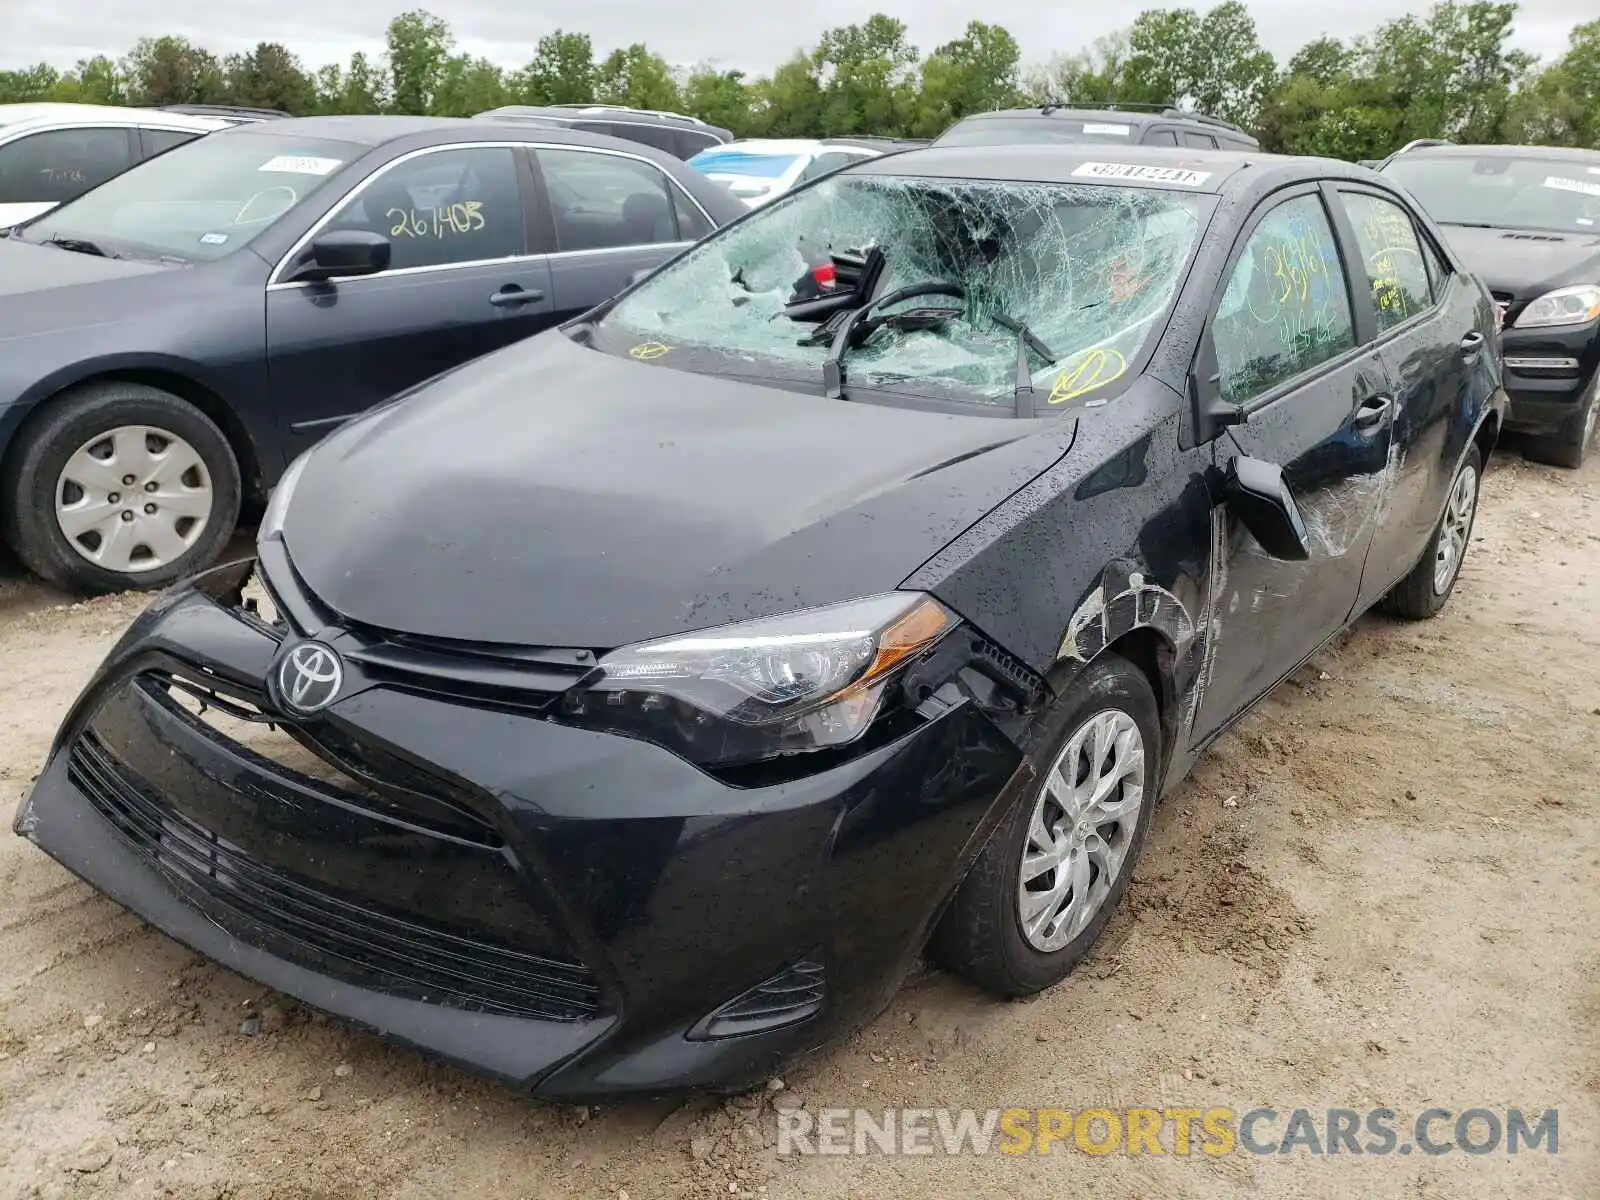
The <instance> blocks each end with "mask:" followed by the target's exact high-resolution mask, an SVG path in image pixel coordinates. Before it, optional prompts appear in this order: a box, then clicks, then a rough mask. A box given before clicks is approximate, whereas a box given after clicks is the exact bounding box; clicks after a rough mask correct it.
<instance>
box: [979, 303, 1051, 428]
mask: <svg viewBox="0 0 1600 1200" xmlns="http://www.w3.org/2000/svg"><path fill="white" fill-rule="evenodd" d="M989 317H990V319H991V320H992V321H994V323H995V324H996V325H999V326H1000V327H1001V328H1003V329H1009V330H1011V332H1012V333H1014V334H1016V335H1017V382H1016V386H1015V390H1014V391H1013V393H1012V399H1013V401H1014V403H1015V405H1016V408H1015V412H1016V415H1017V416H1019V417H1031V416H1033V370H1032V368H1030V367H1029V366H1028V351H1029V350H1032V351H1033V352H1034V353H1035V354H1037V355H1038V356H1039V357H1040V358H1042V359H1044V361H1045V365H1046V366H1052V367H1053V366H1055V363H1056V359H1057V358H1058V357H1059V356H1058V355H1057V354H1056V352H1055V351H1054V350H1052V349H1050V347H1049V346H1047V345H1045V344H1044V343H1043V342H1042V341H1040V340H1039V339H1038V337H1037V336H1035V334H1034V332H1033V330H1031V329H1029V328H1028V326H1027V323H1026V322H1024V321H1019V320H1017V319H1016V318H1015V317H1013V316H1009V315H1008V314H1006V313H1003V312H992V313H990V314H989Z"/></svg>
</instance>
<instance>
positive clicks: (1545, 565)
mask: <svg viewBox="0 0 1600 1200" xmlns="http://www.w3.org/2000/svg"><path fill="white" fill-rule="evenodd" d="M13 576H14V570H13ZM140 603H141V601H140V600H139V599H138V598H135V597H126V598H117V597H113V598H108V599H104V600H99V601H95V602H91V603H86V604H73V605H66V604H64V603H63V602H62V600H61V598H60V597H57V596H53V595H51V594H49V593H47V592H45V591H43V590H42V589H40V588H38V587H36V586H34V585H31V584H28V583H25V582H23V581H21V580H18V579H15V578H14V577H13V578H10V579H6V580H3V581H0V664H3V666H4V679H5V683H6V685H7V690H6V692H5V698H4V700H3V701H0V809H3V811H4V815H5V820H6V823H7V827H8V826H9V820H10V815H11V813H12V811H13V810H14V807H15V802H16V800H17V799H18V797H19V796H20V795H21V794H22V792H23V789H24V788H25V787H26V786H27V784H28V781H29V780H30V779H31V778H32V776H33V774H34V772H35V770H36V769H37V767H38V765H39V763H40V762H41V760H42V758H43V755H44V753H45V750H46V748H47V745H48V742H49V739H50V736H51V734H52V732H53V730H54V728H55V725H56V722H57V720H58V719H59V717H60V716H61V714H62V713H63V711H64V710H65V709H66V707H67V705H68V704H69V702H70V701H71V699H72V697H73V695H74V694H75V692H76V691H77V689H78V687H79V686H80V685H81V683H82V682H83V680H84V679H85V678H86V677H87V675H88V674H89V672H90V670H91V668H92V667H93V665H94V664H95V662H96V661H97V660H98V659H99V657H100V655H101V654H102V653H103V652H104V651H105V649H106V648H108V647H109V646H110V644H111V643H112V641H113V639H114V638H115V637H116V635H117V633H118V631H119V630H120V629H121V627H122V625H123V624H124V623H125V622H126V621H127V620H128V619H129V618H130V617H131V616H132V615H133V614H134V612H135V611H136V610H137V608H138V607H139V605H140ZM1597 665H1600V462H1595V463H1591V465H1590V466H1589V468H1588V469H1586V470H1585V471H1583V472H1581V473H1577V474H1574V473H1569V472H1560V471H1552V470H1546V469H1544V468H1539V467H1533V466H1530V465H1527V464H1525V463H1524V462H1522V460H1521V459H1520V458H1518V457H1515V456H1514V455H1501V456H1499V457H1498V458H1497V461H1496V463H1495V469H1494V471H1493V473H1492V475H1491V476H1490V478H1489V480H1488V481H1487V484H1486V490H1485V499H1484V511H1483V513H1482V515H1481V517H1480V519H1479V524H1478V534H1477V539H1476V542H1475V544H1474V546H1473V548H1472V553H1471V555H1470V557H1469V559H1468V561H1467V566H1466V571H1465V575H1464V578H1463V580H1462V583H1461V586H1460V588H1459V590H1458V591H1457V593H1456V596H1455V599H1454V602H1453V603H1452V605H1451V607H1450V609H1449V611H1448V612H1447V614H1446V615H1445V616H1444V617H1442V618H1441V619H1439V620H1438V621H1435V622H1433V623H1430V624H1425V625H1414V626H1413V625H1400V624H1395V623H1392V622H1389V621H1387V620H1384V619H1379V618H1368V619H1366V620H1364V621H1363V622H1362V623H1361V625H1360V627H1359V628H1358V629H1357V630H1356V631H1355V633H1354V634H1353V635H1351V636H1350V637H1348V638H1347V639H1346V640H1345V641H1344V642H1343V643H1342V644H1341V645H1340V646H1338V647H1337V648H1336V649H1334V650H1331V651H1330V652H1328V653H1326V654H1324V655H1323V656H1322V657H1321V658H1320V659H1319V660H1318V661H1317V662H1315V663H1313V664H1311V666H1309V667H1308V668H1306V669H1305V670H1303V671H1302V672H1301V674H1300V676H1299V677H1298V678H1297V679H1296V680H1294V681H1292V682H1291V683H1290V684H1289V685H1287V686H1286V687H1284V688H1283V689H1281V691H1280V693H1279V694H1278V695H1277V696H1275V697H1274V698H1272V699H1271V700H1269V701H1268V703H1267V704H1266V705H1265V706H1264V708H1263V709H1262V711H1260V712H1259V713H1258V714H1257V715H1255V716H1254V717H1252V718H1251V719H1250V720H1249V721H1248V722H1247V723H1246V724H1245V725H1244V726H1243V727H1242V728H1241V729H1239V730H1238V731H1236V732H1235V733H1234V734H1232V735H1231V736H1229V737H1228V738H1227V739H1226V740H1225V742H1224V743H1223V744H1221V745H1220V747H1219V748H1218V749H1217V750H1215V751H1214V752H1213V753H1212V754H1210V755H1209V756H1208V757H1207V758H1206V759H1205V760H1204V761H1203V762H1202V764H1201V766H1200V768H1199V770H1198V771H1197V773H1196V775H1195V776H1194V778H1193V779H1192V780H1191V781H1190V782H1189V783H1188V784H1186V785H1185V786H1184V787H1183V788H1182V789H1181V790H1180V791H1179V792H1178V793H1177V794H1175V795H1174V796H1172V797H1171V798H1170V799H1169V800H1168V801H1167V803H1166V804H1165V805H1164V807H1163V808H1162V810H1161V811H1160V812H1159V813H1158V814H1157V816H1156V822H1155V828H1154V832H1153V834H1152V841H1151V845H1150V847H1149V848H1148V850H1147V851H1146V854H1145V857H1144V860H1143V863H1142V864H1141V866H1140V869H1139V872H1138V875H1137V878H1136V880H1135V883H1134V886H1133V889H1132V890H1131V892H1130V895H1129V901H1128V903H1127V904H1126V905H1125V906H1124V909H1123V911H1122V912H1121V913H1119V915H1118V916H1117V918H1116V919H1115V921H1114V922H1113V923H1112V925H1111V927H1110V929H1109V931H1108V934H1107V936H1106V938H1105V940H1104V942H1103V943H1102V945H1101V946H1100V947H1099V948H1098V949H1097V951H1096V953H1095V954H1094V955H1093V957H1092V958H1091V960H1090V961H1089V962H1088V963H1086V964H1085V966H1084V967H1083V968H1082V969H1081V970H1080V971H1079V973H1078V974H1076V975H1075V976H1074V977H1073V978H1072V979H1071V980H1069V981H1068V982H1067V983H1066V984H1065V985H1063V986H1061V987H1059V988H1057V989H1055V990H1054V991H1053V992H1051V993H1049V994H1046V995H1044V996H1042V997H1039V998H1037V999H1035V1000H1033V1001H1030V1002H1022V1003H1014V1004H1008V1003H995V1002H992V1001H990V1000H988V999H986V998H984V997H982V996H980V995H978V994H977V993H975V992H973V991H971V990H969V989H967V988H966V987H964V986H962V985H961V984H959V983H957V982H955V981H953V980H951V979H949V978H947V977H944V976H942V975H939V974H936V973H932V972H929V973H926V974H922V975H920V976H918V977H917V978H915V979H913V980H911V981H910V982H909V983H908V984H907V985H906V987H905V988H904V989H903V990H902V992H901V994H900V996H899V997H898V999H897V1001H896V1003H895V1004H894V1005H893V1006H892V1007H891V1009H890V1010H889V1011H888V1012H887V1013H885V1014H884V1015H883V1016H882V1017H881V1018H880V1019H879V1020H878V1021H877V1022H876V1023H875V1024H873V1025H872V1026H871V1027H870V1028H868V1029H867V1030H866V1031H865V1032H864V1033H863V1034H862V1035H861V1036H860V1037H858V1038H857V1039H856V1040H854V1041H853V1042H852V1043H850V1044H847V1045H843V1046H840V1047H839V1048H838V1049H836V1050H835V1051H834V1052H833V1053H832V1054H830V1055H829V1056H827V1057H826V1058H824V1059H822V1060H821V1061H819V1062H817V1063H815V1064H813V1065H810V1066H808V1067H806V1068H804V1069H802V1070H798V1071H796V1072H794V1073H793V1075H792V1076H791V1077H790V1078H788V1079H786V1080H785V1081H784V1082H785V1084H786V1087H785V1088H784V1089H783V1090H782V1091H781V1092H777V1093H776V1096H777V1099H778V1101H779V1102H780V1103H785V1104H789V1103H795V1102H797V1101H799V1102H803V1103H804V1104H805V1105H806V1106H808V1107H811V1108H816V1107H818V1106H822V1105H844V1106H868V1107H881V1106H885V1105H910V1106H920V1107H942V1106H958V1107H974V1108H978V1109H989V1108H992V1107H1002V1106H1060V1107H1064V1108H1068V1109H1081V1108H1085V1107H1093V1106H1106V1107H1110V1108H1119V1107H1128V1106H1134V1105H1149V1106H1152V1107H1158V1108H1159V1107H1164V1106H1173V1105H1191V1106H1194V1107H1199V1108H1206V1107H1211V1106H1215V1105H1231V1106H1232V1107H1234V1108H1236V1109H1238V1110H1240V1111H1244V1110H1246V1109H1249V1108H1253V1107H1256V1106H1259V1105H1271V1106H1274V1107H1276V1108H1278V1109H1279V1110H1281V1111H1284V1112H1287V1110H1289V1109H1292V1108H1295V1107H1300V1106H1303V1107H1307V1108H1310V1109H1313V1110H1320V1109H1323V1108H1326V1107H1329V1106H1341V1107H1350V1108H1356V1109H1362V1110H1365V1109H1368V1108H1371V1107H1375V1106H1388V1107H1392V1108H1394V1109H1396V1110H1398V1111H1399V1112H1400V1113H1401V1114H1402V1118H1401V1122H1400V1124H1401V1127H1402V1129H1406V1128H1407V1126H1406V1124H1405V1122H1406V1121H1407V1120H1409V1118H1410V1117H1411V1116H1414V1115H1415V1114H1416V1113H1418V1112H1419V1111H1421V1110H1422V1109H1424V1108H1426V1107H1428V1106H1429V1105H1438V1106H1440V1107H1443V1108H1448V1109H1451V1110H1453V1111H1456V1112H1460V1111H1461V1110H1463V1109H1466V1108H1469V1107H1474V1106H1482V1107H1485V1108H1499V1109H1501V1110H1502V1111H1503V1110H1504V1109H1505V1108H1506V1107H1508V1106H1520V1107H1522V1108H1524V1109H1527V1110H1531V1111H1533V1112H1540V1111H1542V1110H1543V1109H1545V1108H1547V1107H1558V1108H1559V1109H1560V1143H1559V1145H1560V1153H1559V1154H1558V1155H1556V1156H1554V1157H1551V1156H1550V1155H1548V1154H1546V1153H1545V1152H1544V1151H1543V1150H1542V1149H1541V1150H1540V1151H1538V1152H1534V1153H1529V1152H1527V1151H1524V1152H1523V1153H1522V1154H1519V1155H1517V1156H1514V1157H1513V1156H1508V1155H1507V1154H1506V1153H1505V1151H1504V1149H1503V1148H1502V1149H1500V1150H1498V1151H1496V1152H1495V1153H1493V1154H1488V1155H1484V1156H1481V1157H1473V1156H1468V1155H1466V1154H1463V1153H1460V1152H1456V1153H1452V1154H1448V1155H1445V1156H1443V1157H1440V1158H1426V1157H1420V1156H1414V1157H1397V1156H1395V1155H1389V1156H1387V1157H1381V1158H1376V1157H1372V1156H1365V1157H1357V1158H1352V1157H1350V1156H1349V1155H1345V1156H1342V1157H1338V1158H1331V1157H1323V1158H1315V1157H1311V1156H1308V1155H1307V1154H1305V1153H1304V1152H1303V1151H1302V1152H1300V1153H1297V1154H1294V1155H1285V1156H1276V1157H1258V1156H1254V1155H1249V1154H1243V1153H1237V1154H1233V1155H1228V1156H1224V1157H1220V1158H1208V1157H1207V1156H1205V1155H1198V1154H1197V1155H1194V1156H1192V1157H1188V1158H1178V1157H1173V1156H1167V1157H1160V1158H1157V1157H1148V1156H1139V1157H1130V1156H1126V1155H1123V1154H1114V1155H1111V1156H1107V1157H1089V1156H1087V1155H1084V1154H1082V1153H1078V1152H1077V1151H1075V1150H1070V1151H1067V1152H1064V1153H1063V1152H1058V1153H1055V1154H1053V1155H1051V1156H1049V1157H1046V1158H1040V1157H1032V1156H1030V1157H1022V1158H1014V1157H1007V1156H1004V1155H999V1154H990V1155H988V1156H986V1157H972V1156H963V1157H945V1156H938V1157H931V1158H905V1157H886V1156H882V1155H877V1154H874V1155H872V1156H868V1157H827V1158H823V1157H809V1158H796V1157H787V1156H786V1157H779V1156H778V1155H777V1153H776V1150H775V1148H774V1146H773V1144H772V1143H773V1140H774V1131H775V1120H774V1118H773V1114H772V1101H771V1100H770V1099H768V1100H766V1101H764V1102H763V1101H759V1100H758V1099H755V1098H752V1099H751V1100H748V1101H746V1102H744V1105H745V1106H741V1105H740V1104H739V1103H734V1104H729V1105H726V1106H724V1105H722V1104H719V1103H716V1102H712V1101H709V1100H695V1101H690V1102H688V1103H686V1104H684V1105H681V1106H678V1105H674V1104H672V1103H659V1104H637V1105H627V1106H616V1107H607V1108H603V1109H600V1110H593V1109H589V1110H578V1109H558V1108H554V1107H550V1106H547V1105H540V1104H535V1103H532V1102H530V1101H528V1100H526V1099H524V1098H522V1097H519V1096H516V1095H512V1094H510V1093H508V1092H506V1091H504V1090H502V1089H499V1088H497V1087H494V1086H492V1085H488V1084H484V1083H481V1082H479V1081H476V1080H474V1079H471V1078H468V1077H467V1076H465V1075H462V1074H460V1073H458V1072H456V1071H454V1070H452V1069H450V1068H447V1067H443V1066H440V1065H438V1064H436V1063H433V1062H431V1061H429V1060H426V1059H424V1058H422V1057H421V1056H419V1055H416V1054H413V1053H410V1052H407V1051H403V1050H397V1049H392V1048H389V1047H386V1046H385V1045H384V1044H383V1043H381V1042H379V1041H378V1040H377V1039H376V1038H374V1037H370V1036H367V1035H364V1034H359V1033H352V1032H349V1031H347V1030H344V1029H342V1028H340V1027H339V1026H338V1025H337V1024H332V1023H329V1022H327V1021H325V1020H323V1019H321V1018H319V1017H316V1016H313V1015H312V1014H309V1013H307V1012H305V1011H303V1010H301V1009H298V1008H296V1007H295V1006H293V1005H292V1004H287V1003H284V1002H283V1001H281V1000H279V999H277V998H275V997H273V996H272V995H270V994H266V993H264V992H263V991H262V989H260V988H259V987H256V986H255V985H253V984H251V983H249V982H247V981H245V980H243V979H240V978H238V977H237V976H235V975H232V974H230V973H228V972H227V971H225V970H222V969H220V968H217V967H214V966H211V965H209V964H207V963H206V962H204V961H201V960H199V959H197V958H196V957H195V956H194V955H192V954H190V953H188V952H186V951H185V950H183V949H182V948H180V947H179V946H177V945H175V944H174V943H172V942H170V941H168V940H167V939H166V938H164V937H163V936H161V935H159V934H157V933H154V932H152V931H151V930H149V929H148V928H146V927H145V926H144V925H143V924H142V923H141V922H140V921H139V920H138V919H136V918H135V917H133V916H131V915H129V914H128V913H126V912H124V911H123V910H121V909H119V908H117V907H116V906H115V905H113V904H111V903H110V902H109V901H106V900H104V899H101V898H100V897H98V896H97V895H96V894H95V893H93V892H92V891H91V890H90V889H89V888H87V887H86V886H84V885H82V884H80V883H78V882H76V881H75V880H74V879H72V878H70V877H69V876H68V875H67V874H66V872H64V871H63V870H61V869H60V868H58V867H57V866H55V864H53V863H52V862H50V861H49V860H48V859H46V858H45V857H44V856H43V855H42V854H40V853H38V852H37V851H35V850H33V849H32V848H31V847H29V846H28V845H27V844H25V843H24V842H22V841H21V840H20V839H16V838H13V837H11V836H10V835H9V832H6V833H4V834H3V835H0V897H3V898H4V899H3V902H0V1196H4V1197H11V1196H35V1195H42V1196H57V1195H79V1194H83V1195H96V1196H106V1197H118V1198H121V1197H129V1198H137V1197H147V1196H180V1197H223V1196H227V1197H236V1198H240V1200H244V1198H252V1200H253V1198H258V1197H328V1198H332V1197H349V1196H383V1197H402V1198H406V1200H413V1198H414V1200H421V1198H423V1197H430V1198H431V1197H437V1196H446V1195H449V1196H474V1197H476V1196H486V1197H519V1196H526V1197H541V1198H542V1197H562V1196H585V1197H613V1198H615V1197H619V1196H626V1197H628V1198H631V1200H655V1198H658V1197H679V1196H705V1197H711V1196H723V1197H728V1196H730V1195H736V1194H740V1193H743V1194H745V1195H748V1196H753V1197H761V1198H771V1200H779V1198H782V1197H827V1196H845V1195H850V1196H864V1197H874V1198H878V1197H882V1198H887V1197H899V1196H904V1195H908V1194H913V1193H915V1194H917V1195H920V1196H925V1197H930V1198H933V1197H939V1198H942V1197H952V1198H954V1197H962V1198H966V1197H978V1196H995V1197H1001V1196H1004V1197H1011V1196H1029V1197H1031V1196H1040V1197H1043V1196H1050V1197H1059V1196H1065V1195H1080V1194H1085V1192H1086V1191H1087V1189H1089V1188H1094V1189H1096V1191H1097V1194H1100V1195H1105V1196H1118V1197H1140V1198H1144V1200H1151V1198H1156V1197H1162V1198H1165V1197H1180V1196H1181V1197H1185V1198H1189V1197H1195V1198H1206V1197H1230V1196H1233V1195H1236V1194H1238V1193H1239V1192H1242V1191H1245V1190H1247V1189H1251V1188H1254V1189H1256V1190H1257V1191H1259V1192H1260V1193H1261V1194H1263V1195H1275V1196H1296V1197H1339V1198H1341V1200H1343V1198H1345V1197H1349V1196H1383V1197H1401V1196H1404V1197H1414V1198H1419V1200H1420V1198H1437V1200H1444V1198H1446V1197H1450V1198H1454V1197H1487V1196H1508V1197H1510V1196H1516V1197H1528V1196H1539V1197H1572V1198H1573V1200H1577V1198H1579V1197H1584V1198H1592V1197H1594V1196H1597V1195H1600V871H1597V868H1600V786H1597V783H1596V777H1597V768H1600V749H1597V746H1600V670H1597ZM758 1105H759V1106H758ZM1439 1130H1440V1131H1441V1132H1442V1131H1447V1130H1448V1126H1440V1127H1439ZM1277 1132H1278V1133H1279V1134H1281V1132H1282V1124H1281V1123H1280V1125H1279V1126H1278V1127H1277ZM1402 1140H1406V1139H1402Z"/></svg>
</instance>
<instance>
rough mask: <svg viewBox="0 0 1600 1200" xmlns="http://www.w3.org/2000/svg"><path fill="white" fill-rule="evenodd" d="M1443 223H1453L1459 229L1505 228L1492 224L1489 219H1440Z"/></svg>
mask: <svg viewBox="0 0 1600 1200" xmlns="http://www.w3.org/2000/svg"><path fill="white" fill-rule="evenodd" d="M1439 224H1441V225H1453V226H1455V227H1456V228H1457V229H1503V228H1505V227H1504V226H1502V225H1491V224H1489V222H1487V221H1440V222H1439Z"/></svg>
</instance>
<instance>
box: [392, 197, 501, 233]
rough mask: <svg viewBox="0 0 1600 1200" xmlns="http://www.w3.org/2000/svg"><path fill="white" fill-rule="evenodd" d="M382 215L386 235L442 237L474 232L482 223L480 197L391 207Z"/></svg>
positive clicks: (481, 226)
mask: <svg viewBox="0 0 1600 1200" xmlns="http://www.w3.org/2000/svg"><path fill="white" fill-rule="evenodd" d="M383 216H384V219H385V220H386V221H388V222H389V223H390V225H389V236H390V237H410V238H428V237H433V238H446V237H449V236H451V235H452V234H458V233H476V232H477V231H478V230H480V229H482V228H483V226H484V223H485V222H484V219H483V202H482V201H480V200H463V201H461V202H460V203H457V204H444V205H440V206H439V207H437V208H391V209H390V210H389V211H388V212H386V213H384V214H383Z"/></svg>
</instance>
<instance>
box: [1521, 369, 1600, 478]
mask: <svg viewBox="0 0 1600 1200" xmlns="http://www.w3.org/2000/svg"><path fill="white" fill-rule="evenodd" d="M1597 428H1600V371H1596V372H1595V377H1594V382H1593V383H1592V384H1591V385H1590V387H1589V397H1588V399H1587V400H1586V401H1585V402H1584V405H1583V407H1582V408H1580V409H1579V410H1578V411H1577V412H1575V413H1573V414H1572V416H1570V417H1568V418H1567V423H1566V425H1565V426H1563V427H1562V430H1561V432H1560V433H1558V434H1555V435H1553V436H1551V437H1531V438H1529V439H1528V440H1527V442H1526V443H1525V447H1524V453H1525V454H1526V455H1527V456H1528V457H1529V458H1531V459H1533V461H1534V462H1542V463H1549V464H1550V465H1551V466H1552V467H1567V468H1569V469H1573V470H1575V469H1577V468H1578V467H1581V466H1583V464H1584V460H1585V459H1587V458H1588V457H1589V450H1590V448H1591V447H1592V446H1593V445H1594V439H1595V431H1596V429H1597Z"/></svg>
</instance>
